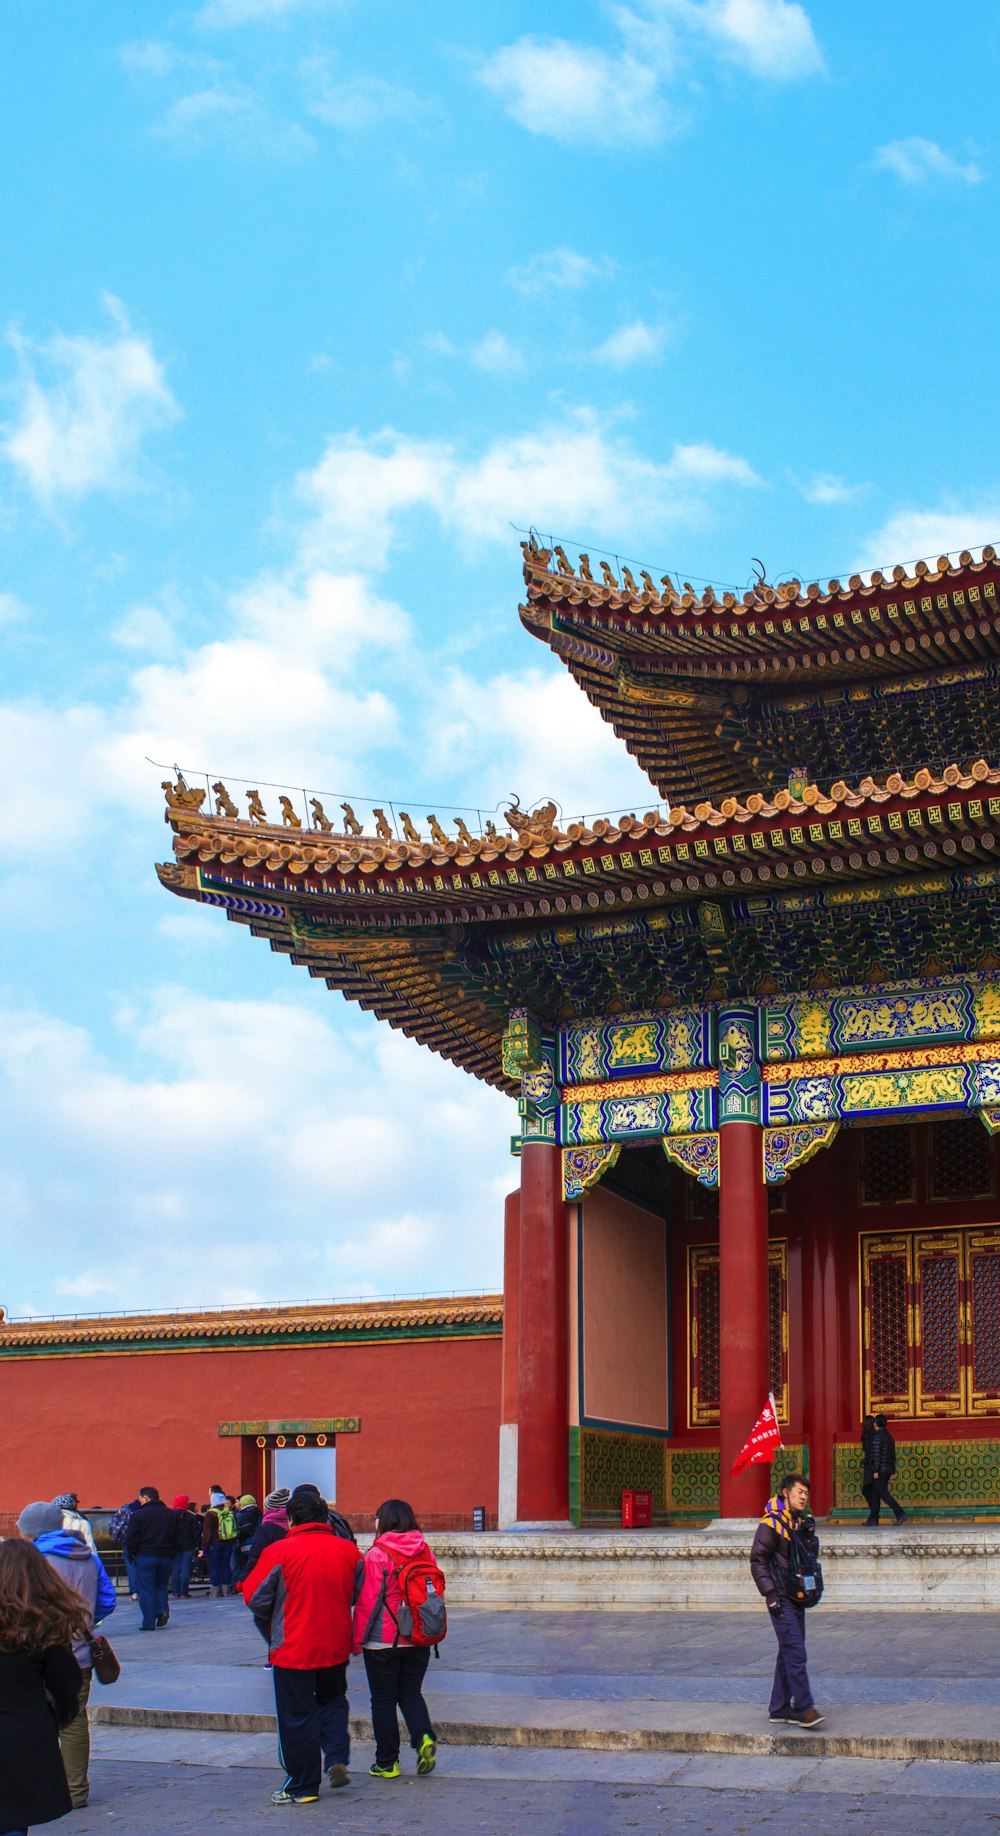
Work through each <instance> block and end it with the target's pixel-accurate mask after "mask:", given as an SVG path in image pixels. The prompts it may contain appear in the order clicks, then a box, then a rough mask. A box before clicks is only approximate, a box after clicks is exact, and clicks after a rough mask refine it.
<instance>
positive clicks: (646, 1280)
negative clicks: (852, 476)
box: [159, 541, 1000, 1525]
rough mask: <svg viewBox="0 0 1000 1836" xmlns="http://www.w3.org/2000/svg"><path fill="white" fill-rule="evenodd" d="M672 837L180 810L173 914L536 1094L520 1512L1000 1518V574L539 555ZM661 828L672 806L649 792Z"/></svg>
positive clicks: (509, 1476) (545, 626) (543, 578)
mask: <svg viewBox="0 0 1000 1836" xmlns="http://www.w3.org/2000/svg"><path fill="white" fill-rule="evenodd" d="M524 572H525V587H526V592H525V602H524V605H523V606H522V609H521V617H522V621H523V623H524V625H525V627H526V628H527V630H528V631H529V632H531V633H532V634H533V635H534V636H535V637H536V638H538V639H539V640H541V641H542V642H544V643H546V644H548V645H549V647H550V648H551V649H552V650H553V651H554V652H555V653H556V655H557V656H558V657H560V659H561V660H562V661H563V662H564V663H565V665H566V666H567V668H568V669H569V670H570V671H571V673H572V674H573V676H574V677H575V679H576V680H577V681H578V683H579V684H580V686H581V687H582V688H583V690H584V692H585V693H586V694H587V695H588V697H589V698H590V700H591V701H592V702H593V703H594V704H595V706H596V707H597V708H598V709H599V710H600V712H601V714H602V715H603V716H604V717H605V718H606V719H607V720H608V721H609V722H610V723H611V725H612V726H613V728H614V730H615V732H616V733H617V734H618V735H619V737H620V738H621V739H622V741H623V743H624V744H625V745H626V746H627V748H628V749H629V751H630V752H631V753H632V754H633V755H634V757H635V758H636V759H637V760H638V762H639V763H640V764H641V765H642V767H643V768H644V769H645V771H646V772H647V774H648V776H649V778H650V780H651V784H652V785H653V786H654V787H655V797H656V801H655V802H654V807H652V808H651V809H650V810H648V811H647V812H645V813H644V814H641V815H628V816H623V817H618V818H616V819H615V820H614V821H610V820H597V821H592V822H591V823H589V824H585V823H583V822H572V821H567V822H563V821H562V820H561V819H560V816H559V812H558V810H557V808H556V806H555V805H554V804H547V805H544V806H542V808H540V809H537V810H535V811H533V812H532V811H524V810H522V809H521V808H520V807H519V805H517V804H515V805H514V806H513V807H512V808H511V809H510V810H509V811H508V812H507V815H506V827H504V828H503V829H499V828H498V827H497V826H496V825H495V824H494V823H487V824H486V825H485V826H484V828H483V831H482V833H479V834H476V833H473V832H472V831H471V830H470V829H469V827H468V826H467V824H466V822H465V821H464V820H463V819H461V818H460V819H457V820H456V821H455V822H454V823H453V824H452V825H451V826H452V827H453V828H454V829H455V831H456V832H455V834H454V835H451V836H449V834H448V833H447V832H446V830H445V827H444V826H443V825H442V823H441V822H439V821H438V819H437V817H436V816H435V817H433V818H427V819H425V820H426V821H427V822H429V823H430V825H431V826H430V831H429V833H428V834H427V835H424V834H423V833H422V832H421V829H420V827H419V820H420V819H418V820H417V821H415V820H414V819H413V817H412V816H411V815H410V814H409V813H406V812H399V813H398V814H397V812H395V811H390V812H389V814H388V815H387V814H386V811H385V810H383V809H379V810H375V811H373V812H372V815H371V818H370V820H369V819H368V818H367V815H366V817H365V819H364V820H359V819H358V817H357V816H356V814H355V812H354V811H353V810H352V809H351V808H350V806H349V805H348V806H341V808H342V809H343V813H344V815H343V820H342V821H341V820H340V816H339V812H338V817H337V820H336V821H334V820H333V819H332V818H331V817H330V816H329V815H328V813H327V811H326V809H325V808H324V805H323V803H322V802H321V801H319V800H318V799H316V798H313V799H310V800H307V801H305V802H304V803H303V807H302V809H301V813H300V811H299V809H298V808H297V807H296V805H295V804H294V803H293V801H292V799H291V797H288V798H284V799H282V800H281V804H280V809H279V810H276V811H272V812H270V813H269V812H268V811H267V810H266V809H265V807H264V805H263V803H262V801H261V798H260V797H259V796H258V794H257V792H256V791H254V792H251V793H250V794H249V799H248V802H249V809H248V815H247V818H246V819H244V818H242V817H241V816H240V815H239V813H238V812H237V813H236V814H234V813H233V812H234V810H235V809H236V806H235V805H234V803H233V802H232V800H231V798H230V797H229V795H228V792H226V790H225V788H224V787H223V786H221V785H216V786H215V787H214V792H215V801H214V803H213V800H212V798H213V791H212V789H211V788H206V789H205V790H201V789H200V788H197V787H193V786H192V785H190V784H188V783H187V782H186V781H185V780H184V779H178V781H177V783H175V784H167V785H166V786H165V790H166V796H167V811H166V814H167V819H168V821H169V823H170V825H171V828H172V830H173V834H174V857H175V858H174V860H173V861H171V862H170V863H169V864H168V865H165V866H163V867H161V868H160V869H159V872H160V878H161V880H162V882H163V884H164V886H165V887H166V888H167V889H168V890H169V891H171V892H172V893H174V894H176V895H178V896H180V897H183V898H188V899H195V900H198V901H200V902H201V903H203V904H208V905H214V906H217V907H218V908H219V909H220V910H221V911H224V912H225V913H226V915H227V916H228V918H229V919H230V920H231V921H232V922H234V923H237V924H241V925H243V926H245V927H247V928H248V929H249V930H250V931H251V933H252V934H253V935H255V936H258V937H261V938H264V939H266V940H267V941H268V942H269V944H270V946H271V948H272V949H273V950H275V951H278V952H280V953H283V954H286V955H288V956H289V957H290V958H291V959H292V961H293V962H294V963H297V964H300V965H301V966H303V967H304V968H306V969H308V971H309V973H310V974H311V975H313V976H316V977H319V978H322V979H323V980H325V981H326V982H327V984H328V986H329V987H330V988H332V989H335V990H339V991H340V992H342V993H343V994H345V995H347V996H348V997H349V998H351V999H354V1000H357V1001H359V1002H360V1003H361V1004H362V1005H363V1006H365V1007H367V1008H369V1009H371V1010H373V1011H374V1012H375V1013H376V1014H377V1015H379V1016H380V1017H381V1018H383V1019H385V1020H387V1021H388V1022H389V1023H390V1024H391V1025H394V1026H397V1027H400V1028H401V1029H402V1030H403V1031H404V1032H406V1033H408V1034H409V1035H411V1036H412V1037H414V1038H416V1039H418V1040H420V1041H421V1042H423V1043H424V1044H425V1045H427V1046H429V1047H430V1048H431V1049H433V1050H435V1051H437V1052H439V1053H441V1054H443V1055H444V1056H445V1057H448V1058H450V1059H452V1060H453V1061H454V1062H455V1064H456V1065H458V1066H461V1067H462V1068H463V1069H465V1070H466V1071H468V1072H470V1073H471V1074H472V1075H474V1076H477V1077H480V1078H483V1079H485V1080H486V1081H488V1082H489V1083H491V1084H494V1085H496V1086H497V1087H499V1088H501V1089H503V1090H506V1091H508V1092H509V1093H510V1094H511V1095H512V1096H514V1097H516V1098H517V1100H518V1113H519V1129H518V1133H517V1135H516V1137H515V1139H514V1141H513V1144H512V1145H513V1149H514V1152H515V1154H516V1155H517V1156H518V1158H519V1166H520V1183H519V1188H518V1191H517V1192H516V1193H515V1194H514V1195H513V1196H512V1198H511V1200H510V1201H509V1202H508V1207H507V1218H506V1234H505V1297H504V1323H503V1384H502V1407H501V1415H502V1426H501V1429H500V1454H499V1461H500V1493H499V1495H500V1514H501V1521H502V1522H503V1521H507V1522H510V1521H514V1520H515V1519H516V1520H517V1521H519V1522H521V1523H539V1524H549V1523H565V1522H566V1521H567V1520H573V1521H576V1522H579V1523H583V1524H588V1523H591V1524H595V1525H596V1524H600V1523H608V1522H611V1521H613V1520H614V1518H615V1516H616V1514H617V1511H618V1508H619V1501H620V1493H621V1491H622V1490H623V1489H625V1488H628V1487H641V1488H643V1489H649V1490H650V1491H651V1492H652V1494H653V1502H654V1513H655V1517H656V1519H657V1521H680V1522H683V1521H685V1520H688V1521H704V1520H705V1519H706V1518H708V1517H711V1516H714V1515H716V1514H718V1513H720V1512H721V1514H722V1515H723V1516H724V1517H742V1516H747V1515H750V1514H753V1513H756V1511H757V1510H758V1509H759V1507H760V1504H761V1502H762V1499H763V1497H764V1495H765V1492H766V1487H767V1484H768V1474H767V1473H766V1472H764V1471H763V1470H762V1469H760V1468H752V1469H750V1470H749V1471H747V1472H745V1473H743V1474H741V1475H740V1476H739V1477H738V1478H736V1479H733V1478H730V1476H729V1472H730V1467H731V1465H732V1462H733V1459H734V1456H735V1454H736V1452H737V1451H738V1449H739V1447H740V1445H741V1444H742V1442H743V1440H744V1439H745V1437H746V1435H747V1432H748V1431H749V1428H750V1426H751V1424H752V1422H753V1420H754V1418H755V1416H756V1415H757V1413H758V1411H759V1409H760V1407H761V1406H762V1403H763V1401H764V1398H765V1397H766V1395H767V1393H768V1392H769V1391H771V1392H773V1394H774V1396H775V1399H776V1402H777V1404H778V1409H779V1417H780V1420H781V1423H782V1427H783V1434H784V1439H785V1442H786V1448H787V1450H788V1457H790V1458H793V1459H794V1461H795V1463H797V1464H801V1465H803V1466H806V1467H807V1468H808V1470H809V1473H810V1476H811V1479H812V1484H813V1495H814V1501H815V1505H816V1507H817V1509H818V1510H819V1511H821V1512H833V1513H835V1514H837V1515H840V1516H843V1517H847V1518H850V1517H858V1516H860V1515H863V1514H864V1513H865V1511H866V1506H865V1505H864V1501H863V1500H862V1499H861V1497H860V1493H859V1490H858V1487H859V1480H860V1464H859V1458H858V1448H857V1440H858V1432H859V1425H860V1420H861V1415H862V1413H863V1412H864V1411H866V1410H869V1409H871V1410H873V1411H874V1410H879V1409H882V1410H884V1411H885V1412H886V1414H888V1415H889V1416H890V1417H891V1419H892V1422H893V1424H894V1431H895V1433H896V1437H897V1442H898V1448H899V1475H898V1485H897V1487H896V1489H897V1491H898V1493H899V1495H900V1497H901V1498H902V1500H903V1502H904V1503H905V1504H906V1506H907V1509H908V1510H909V1511H911V1512H912V1513H913V1514H914V1515H919V1514H921V1513H923V1514H926V1515H941V1514H955V1515H964V1516H969V1517H988V1516H992V1515H1000V1213H998V1208H997V1168H996V1143H995V1134H996V1131H997V1130H998V1129H1000V860H998V858H997V840H998V836H1000V768H998V765H997V764H996V763H995V762H994V761H996V760H997V756H998V755H997V749H996V738H995V707H996V691H997V678H998V673H1000V611H998V606H997V596H998V593H1000V563H998V561H997V557H996V555H995V553H994V551H993V550H992V549H991V548H986V549H985V550H983V552H982V556H981V558H980V559H978V560H975V561H974V560H973V557H972V556H971V554H968V553H965V554H963V555H962V556H961V557H960V558H959V560H958V562H957V563H955V564H954V565H952V564H950V563H949V561H948V560H947V559H946V558H944V557H942V559H941V560H940V561H939V562H938V563H936V564H935V565H934V566H927V565H926V564H922V563H921V564H919V565H918V566H917V568H916V569H915V570H914V571H913V572H912V573H908V572H907V571H906V570H904V569H903V568H896V569H894V570H893V573H892V575H891V577H886V576H883V575H882V574H879V573H876V574H874V575H873V576H872V577H871V578H870V579H869V580H865V581H862V579H861V578H859V577H858V576H854V577H852V578H851V579H850V580H849V581H848V582H846V583H841V582H839V581H831V582H829V584H828V585H827V586H826V587H825V588H821V587H820V586H819V585H818V584H813V585H810V586H808V587H803V586H802V584H801V583H800V582H799V581H797V580H792V581H788V582H785V583H783V584H781V585H777V586H771V585H769V584H767V583H766V582H760V583H759V584H758V586H757V587H756V588H755V589H754V591H752V592H749V593H747V594H745V595H743V596H742V597H738V596H736V595H733V594H729V593H727V594H723V595H716V594H715V593H713V592H712V591H711V589H709V590H707V591H706V592H705V593H704V594H703V595H701V596H700V597H698V596H696V595H695V594H694V593H693V592H692V591H691V590H690V588H684V589H683V590H679V589H678V588H677V587H676V586H675V585H674V583H673V582H671V581H670V580H669V579H667V580H664V581H662V582H661V583H659V584H657V583H654V581H653V580H652V579H651V578H650V576H649V575H648V574H643V575H642V576H641V577H640V580H639V581H637V580H636V579H635V578H634V577H633V575H632V574H631V573H630V571H629V570H628V569H627V568H626V569H622V570H621V571H620V572H618V571H615V570H613V569H612V568H611V567H610V566H609V565H608V564H607V563H604V564H602V569H601V572H602V576H603V577H602V580H601V581H596V580H595V579H594V578H593V574H592V570H591V566H590V562H589V559H588V557H587V556H586V555H582V556H581V557H580V558H579V562H578V564H577V566H576V567H573V566H572V565H571V563H570V561H569V558H568V557H567V555H566V554H565V552H564V551H563V550H562V549H560V548H554V549H548V548H544V547H541V546H539V545H538V544H537V543H536V542H534V541H532V542H531V543H529V544H526V545H525V551H524ZM651 800H652V799H651Z"/></svg>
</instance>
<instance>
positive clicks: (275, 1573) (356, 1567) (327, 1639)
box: [237, 1524, 362, 1670]
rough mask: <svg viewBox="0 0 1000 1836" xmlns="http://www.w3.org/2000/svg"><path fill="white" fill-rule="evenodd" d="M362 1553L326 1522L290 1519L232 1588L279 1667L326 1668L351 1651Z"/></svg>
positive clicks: (299, 1668) (273, 1661)
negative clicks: (276, 1539) (281, 1533)
mask: <svg viewBox="0 0 1000 1836" xmlns="http://www.w3.org/2000/svg"><path fill="white" fill-rule="evenodd" d="M361 1572H362V1571H361V1557H360V1556H359V1554H358V1552H357V1549H356V1548H355V1546H354V1544H353V1543H347V1542H345V1541H344V1539H343V1537H339V1536H334V1534H333V1531H332V1530H331V1529H330V1526H329V1524H293V1525H292V1527H291V1529H290V1530H289V1532H288V1535H287V1536H286V1537H284V1538H282V1540H281V1542H279V1543H272V1544H271V1546H270V1548H268V1549H265V1550H264V1552H263V1554H262V1555H261V1556H260V1557H259V1559H258V1560H257V1561H256V1562H255V1563H254V1565H253V1567H252V1569H251V1570H250V1573H249V1574H248V1575H246V1576H245V1577H244V1579H243V1580H242V1581H239V1582H237V1587H238V1588H239V1591H240V1593H241V1594H242V1595H243V1598H244V1600H245V1601H246V1604H247V1606H248V1607H249V1608H250V1611H251V1613H252V1614H253V1616H254V1619H255V1620H256V1621H257V1624H258V1626H259V1627H260V1630H261V1631H262V1632H263V1633H264V1634H265V1636H266V1638H267V1642H268V1645H269V1647H270V1659H271V1663H272V1664H274V1665H275V1666H276V1667H277V1668H278V1669H279V1670H325V1669H328V1668H329V1667H330V1666H331V1665H333V1664H344V1663H346V1661H347V1659H348V1658H349V1657H350V1654H351V1608H352V1606H353V1604H354V1601H355V1598H356V1596H357V1592H358V1589H359V1587H360V1585H361Z"/></svg>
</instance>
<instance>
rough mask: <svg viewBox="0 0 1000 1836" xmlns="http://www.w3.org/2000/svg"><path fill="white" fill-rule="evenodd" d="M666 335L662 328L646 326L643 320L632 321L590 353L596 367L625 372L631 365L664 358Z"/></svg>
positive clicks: (665, 330) (665, 328)
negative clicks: (603, 365)
mask: <svg viewBox="0 0 1000 1836" xmlns="http://www.w3.org/2000/svg"><path fill="white" fill-rule="evenodd" d="M667 337H668V331H667V327H666V326H665V325H647V324H646V322H645V320H644V319H633V321H632V323H631V324H630V325H622V326H620V327H619V329H618V331H616V332H612V333H611V336H610V337H608V338H605V340H604V342H603V344H599V345H598V346H597V349H596V350H595V351H594V352H593V358H594V361H595V363H606V364H610V365H611V367H612V368H613V369H616V370H624V369H627V368H628V367H629V366H630V365H631V364H633V363H658V362H659V360H660V358H661V357H662V356H663V351H664V347H665V345H666V342H667Z"/></svg>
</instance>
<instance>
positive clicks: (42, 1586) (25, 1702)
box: [0, 1525, 87, 1836]
mask: <svg viewBox="0 0 1000 1836" xmlns="http://www.w3.org/2000/svg"><path fill="white" fill-rule="evenodd" d="M60 1528H61V1525H60ZM86 1623H87V1609H86V1607H85V1605H84V1602H83V1600H82V1599H81V1597H80V1595H79V1594H78V1593H77V1592H76V1591H75V1589H73V1588H71V1587H67V1585H66V1583H65V1581H63V1580H62V1578H61V1576H59V1575H57V1574H56V1572H55V1570H54V1569H53V1568H51V1567H50V1565H49V1563H48V1562H46V1560H45V1557H44V1556H41V1555H39V1553H38V1550H37V1549H36V1548H35V1547H34V1545H33V1544H31V1543H29V1542H22V1541H20V1540H19V1539H18V1538H16V1537H10V1538H9V1539H8V1540H7V1541H6V1542H3V1543H0V1829H2V1830H4V1831H6V1832H7V1836H28V1826H29V1824H31V1825H34V1824H36V1823H53V1822H54V1821H55V1819H56V1818H57V1817H65V1816H66V1815H67V1814H68V1812H69V1811H71V1810H72V1808H73V1800H72V1798H71V1797H70V1792H69V1786H68V1784H67V1783H66V1770H65V1767H64V1766H63V1762H62V1756H61V1754H60V1752H59V1729H60V1727H66V1725H67V1724H68V1723H69V1722H71V1721H72V1720H73V1719H74V1717H75V1716H76V1714H77V1711H78V1708H79V1704H80V1685H81V1677H80V1666H79V1664H78V1663H77V1661H76V1659H75V1657H74V1656H73V1644H74V1641H75V1640H76V1639H78V1638H80V1637H82V1635H83V1632H84V1630H85V1628H86Z"/></svg>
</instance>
